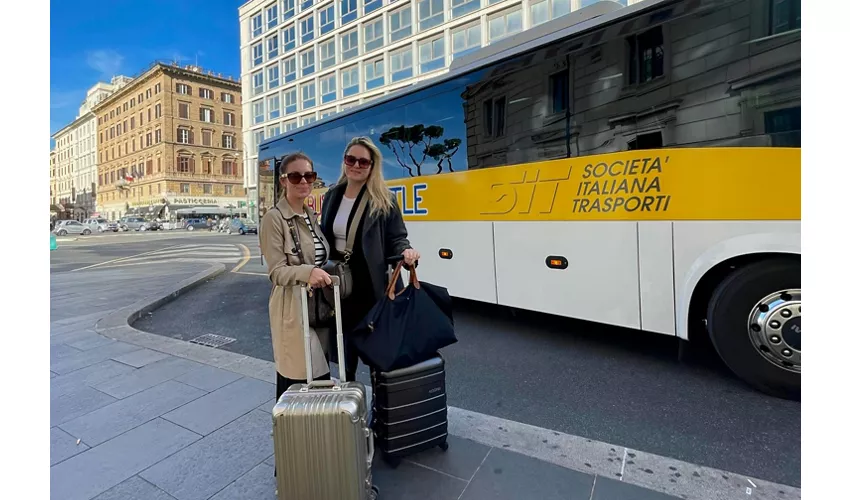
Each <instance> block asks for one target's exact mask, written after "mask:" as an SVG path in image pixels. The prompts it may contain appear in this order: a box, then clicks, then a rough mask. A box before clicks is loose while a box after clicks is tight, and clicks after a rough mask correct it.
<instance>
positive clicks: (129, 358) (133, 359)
mask: <svg viewBox="0 0 850 500" xmlns="http://www.w3.org/2000/svg"><path fill="white" fill-rule="evenodd" d="M167 357H169V355H168V354H165V353H163V352H157V351H152V350H150V349H139V350H138V351H133V352H128V353H126V354H121V355H119V356H115V357H113V358H112V359H114V360H115V361H118V362H119V363H124V364H125V365H130V366H132V367H133V368H141V367H143V366H145V365H149V364H151V363H156V362H157V361H159V360H161V359H165V358H167Z"/></svg>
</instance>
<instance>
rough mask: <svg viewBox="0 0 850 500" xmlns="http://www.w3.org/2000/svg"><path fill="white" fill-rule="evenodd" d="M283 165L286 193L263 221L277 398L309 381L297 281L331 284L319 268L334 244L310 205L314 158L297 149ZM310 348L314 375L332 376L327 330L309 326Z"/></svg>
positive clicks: (263, 247)
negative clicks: (292, 387)
mask: <svg viewBox="0 0 850 500" xmlns="http://www.w3.org/2000/svg"><path fill="white" fill-rule="evenodd" d="M280 168H281V176H280V179H281V185H282V187H283V189H284V196H282V197H281V199H280V201H279V202H278V203H277V205H276V206H275V207H274V208H273V209H272V210H269V211H268V212H267V213H266V214H265V216H263V220H262V223H261V225H260V249H261V251H262V253H263V256H264V257H265V259H266V265H267V266H268V272H269V280H271V282H272V292H271V296H270V297H269V324H270V325H271V336H272V349H273V351H274V362H275V368H276V369H277V391H276V399H280V396H281V394H283V393H284V391H286V389H287V388H289V387H290V386H291V385H293V384H297V383H306V381H307V365H306V359H305V358H304V330H303V326H302V322H301V295H300V293H299V292H298V291H297V289H295V288H294V285H296V284H297V283H309V284H310V285H311V286H312V287H313V288H321V287H324V286H330V284H331V278H330V276H329V275H328V273H326V272H325V271H323V270H321V269H319V267H318V266H320V265H322V264H323V263H325V262H326V261H327V258H328V255H329V253H330V252H329V250H330V246H329V245H328V241H327V239H326V238H325V236H324V235H323V234H322V231H321V229H320V228H319V224H318V222H317V221H316V213H315V212H314V211H313V210H312V209H310V208H309V207H308V206H307V205H306V204H305V200H306V198H307V197H308V196H309V195H310V193H311V192H312V190H313V182H314V181H315V180H316V173H315V171H314V170H313V162H312V161H311V160H310V158H308V157H307V156H306V155H304V154H301V153H296V154H292V155H289V156H287V157H286V158H284V159H283V162H282V164H281V167H280ZM293 231H295V232H293ZM296 235H297V240H298V241H299V242H300V243H301V245H300V251H299V247H298V243H297V242H296V239H295V236H296ZM299 255H300V256H299ZM302 257H303V260H302ZM310 347H311V352H312V356H311V359H312V365H313V378H314V379H316V380H330V367H329V366H328V362H327V357H326V353H327V347H328V329H326V328H320V329H314V328H310Z"/></svg>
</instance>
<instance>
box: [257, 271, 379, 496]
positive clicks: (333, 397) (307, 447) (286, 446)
mask: <svg viewBox="0 0 850 500" xmlns="http://www.w3.org/2000/svg"><path fill="white" fill-rule="evenodd" d="M331 279H332V280H333V285H332V286H333V288H334V309H335V310H334V316H335V319H336V331H337V346H338V349H339V374H340V382H339V383H336V382H334V381H332V380H327V381H324V380H316V381H314V380H313V366H312V359H311V355H310V329H309V325H308V320H307V287H306V285H303V284H299V285H296V286H297V287H298V288H300V291H301V309H302V313H301V316H302V322H303V325H304V351H305V356H306V360H307V383H306V384H297V385H293V386H292V387H289V388H287V389H286V392H284V393H283V394H282V395H281V397H280V399H279V400H278V402H277V404H275V406H274V409H273V410H272V435H273V436H274V454H275V464H276V466H277V492H278V499H279V500H375V499H376V498H377V496H378V489H377V487H375V486H374V485H373V484H372V459H373V457H374V454H375V446H374V441H373V436H372V431H371V429H369V422H368V418H367V407H366V388H365V387H364V386H363V384H361V383H360V382H356V381H352V382H346V380H345V355H344V352H343V349H344V343H343V339H342V321H341V316H340V306H339V304H340V299H339V278H338V277H336V276H331ZM316 292H317V293H321V292H319V291H318V290H317V291H316Z"/></svg>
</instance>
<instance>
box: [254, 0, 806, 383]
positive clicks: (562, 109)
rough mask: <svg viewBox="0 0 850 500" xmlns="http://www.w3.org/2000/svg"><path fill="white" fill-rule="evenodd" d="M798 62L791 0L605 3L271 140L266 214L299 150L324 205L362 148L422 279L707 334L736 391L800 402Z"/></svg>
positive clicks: (493, 298) (265, 157) (265, 166)
mask: <svg viewBox="0 0 850 500" xmlns="http://www.w3.org/2000/svg"><path fill="white" fill-rule="evenodd" d="M527 21H528V20H527ZM529 25H530V23H528V22H527V23H526V26H529ZM800 64H801V60H800V1H799V0H781V1H780V0H643V1H642V2H639V3H636V4H633V5H631V6H628V7H624V6H623V5H621V4H620V3H615V2H607V1H602V2H597V3H595V4H592V5H590V6H588V7H585V8H583V9H581V10H577V11H575V12H572V13H570V14H568V15H565V16H562V17H559V18H556V19H553V20H551V21H549V22H546V23H543V24H540V25H538V26H536V27H533V28H531V29H528V30H526V31H522V32H519V33H517V34H515V35H514V36H512V37H510V38H507V39H502V40H499V41H497V42H495V43H492V44H490V45H486V46H483V47H482V48H479V49H478V50H475V51H473V52H471V53H468V54H463V55H461V56H460V57H456V58H455V59H454V61H452V62H451V65H450V68H449V71H448V72H447V73H445V74H443V75H439V76H436V77H433V78H431V79H426V80H424V81H420V82H418V83H416V84H415V85H410V86H408V87H406V88H403V89H400V90H396V91H394V92H391V93H389V94H387V95H385V96H382V97H379V98H377V99H374V100H371V101H368V102H365V103H363V104H361V105H360V106H358V107H355V108H353V109H349V110H346V111H345V112H342V113H340V114H337V115H333V116H330V117H325V118H323V119H321V120H319V121H317V122H315V123H311V124H309V125H307V126H303V127H300V128H297V129H294V130H291V131H289V132H287V133H285V134H283V135H280V136H278V137H275V138H272V139H269V140H266V141H265V142H263V143H262V144H261V145H260V147H259V158H258V177H257V178H258V201H259V212H260V215H262V214H264V213H265V212H266V211H268V210H269V209H271V207H272V206H273V204H274V203H276V202H277V201H278V199H279V196H280V186H279V178H280V172H279V165H280V161H281V159H282V158H284V157H285V156H286V155H287V154H289V153H293V152H296V151H302V152H305V153H306V154H308V155H309V156H310V157H311V158H312V159H313V161H314V164H315V169H316V171H317V172H318V174H319V179H317V181H316V189H315V190H314V197H313V198H311V199H310V200H309V203H311V204H312V206H313V207H314V208H315V209H316V210H317V211H319V212H321V206H322V197H323V193H324V192H326V190H327V188H329V187H331V186H332V185H333V184H334V183H335V182H337V180H338V179H339V175H340V171H341V165H342V156H343V151H344V148H345V146H346V144H347V143H348V141H349V140H350V139H351V138H353V137H356V136H368V137H370V138H371V139H372V140H373V142H374V143H375V144H377V145H378V147H379V148H380V149H381V153H382V155H383V174H384V176H385V177H386V178H387V179H388V182H389V184H390V186H391V189H392V190H393V191H394V192H395V194H396V195H397V199H398V203H399V207H400V209H401V210H402V213H403V215H404V219H405V222H406V224H407V228H408V231H409V237H410V241H411V243H412V244H413V245H414V246H415V247H416V248H417V249H418V250H419V251H420V252H422V255H423V257H422V259H421V261H420V271H421V272H420V274H421V275H422V276H423V277H427V280H428V281H430V282H434V283H437V284H440V285H442V286H445V287H447V288H448V289H449V291H450V292H451V294H452V295H453V296H455V297H461V298H465V299H471V300H474V301H481V302H487V303H492V304H499V305H504V306H508V307H511V308H519V309H526V310H531V311H538V312H541V313H547V314H553V315H561V316H565V317H571V318H578V319H582V320H588V321H593V322H598V323H602V324H608V325H616V326H620V327H626V328H631V329H639V330H644V331H648V332H656V333H659V334H664V335H671V336H677V337H679V338H680V339H682V340H689V339H691V340H692V339H694V338H697V337H699V336H700V335H707V336H708V338H710V340H711V344H712V345H713V346H714V348H715V349H716V351H717V352H718V354H719V355H720V357H721V358H722V360H723V361H724V362H725V363H726V364H727V365H728V367H729V368H730V369H731V370H732V371H733V372H734V373H735V374H737V375H738V376H739V377H740V378H741V379H743V380H745V381H746V382H748V383H749V384H751V385H752V386H754V387H756V388H758V389H759V390H761V391H764V392H766V393H768V394H772V395H775V396H779V397H785V398H798V397H799V395H800V368H801V361H800V352H801V347H800V343H801V323H800V318H801V301H802V295H801V284H800V252H801V243H800V164H801V155H800V108H801V97H800ZM396 76H399V77H403V76H404V75H394V74H393V73H392V68H391V67H389V68H388V71H387V74H386V77H387V79H388V81H393V80H394V79H395V78H396Z"/></svg>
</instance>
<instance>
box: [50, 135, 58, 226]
mask: <svg viewBox="0 0 850 500" xmlns="http://www.w3.org/2000/svg"><path fill="white" fill-rule="evenodd" d="M56 181H57V179H56V151H51V152H50V216H51V217H54V216H55V215H56V214H57V213H58V212H59V209H58V207H57V206H56V204H57V203H59V196H58V193H57V192H56Z"/></svg>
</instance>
